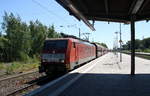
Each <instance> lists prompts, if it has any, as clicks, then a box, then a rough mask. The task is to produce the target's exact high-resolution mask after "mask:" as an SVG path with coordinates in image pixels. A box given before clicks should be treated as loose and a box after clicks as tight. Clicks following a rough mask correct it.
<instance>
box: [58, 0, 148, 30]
mask: <svg viewBox="0 0 150 96" xmlns="http://www.w3.org/2000/svg"><path fill="white" fill-rule="evenodd" d="M56 1H57V2H58V3H59V4H60V5H62V6H63V7H64V8H65V9H66V10H67V11H68V12H69V13H70V15H73V16H75V17H76V18H77V19H79V20H83V21H84V23H85V24H86V25H88V26H89V27H90V28H91V29H92V30H94V27H93V26H92V24H90V22H89V21H88V20H93V21H95V20H96V21H112V22H123V23H129V22H130V21H131V17H132V16H134V21H140V20H149V19H150V0H56Z"/></svg>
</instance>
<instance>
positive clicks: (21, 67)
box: [0, 59, 40, 75]
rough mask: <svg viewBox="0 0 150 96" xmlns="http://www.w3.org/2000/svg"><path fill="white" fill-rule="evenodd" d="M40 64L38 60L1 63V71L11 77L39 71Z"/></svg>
mask: <svg viewBox="0 0 150 96" xmlns="http://www.w3.org/2000/svg"><path fill="white" fill-rule="evenodd" d="M39 63H40V62H39V60H37V59H30V60H29V61H26V62H21V61H16V62H11V63H9V64H7V63H0V70H5V74H7V75H11V74H16V73H22V72H26V71H30V70H33V69H37V68H38V66H39Z"/></svg>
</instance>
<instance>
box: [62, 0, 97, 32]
mask: <svg viewBox="0 0 150 96" xmlns="http://www.w3.org/2000/svg"><path fill="white" fill-rule="evenodd" d="M60 1H61V2H62V3H64V4H65V5H66V6H67V7H68V8H69V9H70V10H71V11H72V12H73V13H74V14H75V15H76V16H77V17H78V18H79V19H81V20H82V21H83V22H84V23H85V24H86V25H87V26H88V27H89V28H90V29H91V30H92V31H95V28H94V26H93V25H92V24H91V23H90V22H89V21H88V19H87V18H86V17H85V16H84V15H83V14H82V13H81V12H80V11H79V10H78V9H77V8H76V7H75V6H74V5H73V4H72V2H71V1H70V0H60Z"/></svg>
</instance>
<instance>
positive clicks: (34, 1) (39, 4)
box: [32, 0, 68, 22]
mask: <svg viewBox="0 0 150 96" xmlns="http://www.w3.org/2000/svg"><path fill="white" fill-rule="evenodd" d="M32 2H33V3H35V4H37V5H38V6H40V7H41V8H42V9H44V10H45V11H47V12H48V13H51V15H53V16H55V17H57V18H58V19H60V20H61V21H63V22H68V21H66V20H64V18H62V17H61V16H59V15H58V14H56V13H55V12H53V11H52V10H49V9H48V8H47V7H46V6H44V5H42V4H41V3H40V2H38V1H36V0H32Z"/></svg>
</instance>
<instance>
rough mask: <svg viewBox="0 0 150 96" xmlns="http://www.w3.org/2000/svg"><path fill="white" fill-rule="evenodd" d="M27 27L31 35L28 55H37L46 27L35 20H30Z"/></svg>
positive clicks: (44, 36) (44, 37) (41, 45)
mask: <svg viewBox="0 0 150 96" xmlns="http://www.w3.org/2000/svg"><path fill="white" fill-rule="evenodd" d="M29 28H30V32H31V37H32V38H31V51H30V56H33V55H38V54H39V53H40V52H41V49H42V47H43V43H44V40H45V39H46V36H47V27H46V26H44V25H43V24H42V23H41V22H39V21H38V20H36V21H35V22H33V21H31V22H30V25H29Z"/></svg>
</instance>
